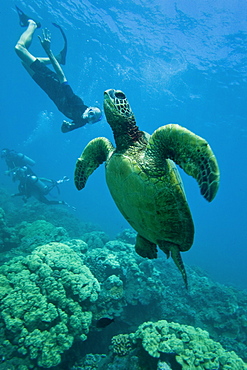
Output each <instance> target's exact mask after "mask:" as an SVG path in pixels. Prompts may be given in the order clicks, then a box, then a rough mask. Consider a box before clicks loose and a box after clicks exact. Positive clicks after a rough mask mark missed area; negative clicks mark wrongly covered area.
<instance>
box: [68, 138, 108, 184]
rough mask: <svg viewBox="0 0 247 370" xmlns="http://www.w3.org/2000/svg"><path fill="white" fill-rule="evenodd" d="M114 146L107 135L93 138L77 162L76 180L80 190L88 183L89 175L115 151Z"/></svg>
mask: <svg viewBox="0 0 247 370" xmlns="http://www.w3.org/2000/svg"><path fill="white" fill-rule="evenodd" d="M113 150H114V146H113V145H112V143H111V142H110V141H109V140H108V139H106V138H105V137H98V138H96V139H93V140H91V141H90V142H89V143H88V144H87V146H86V147H85V149H84V150H83V152H82V154H81V156H80V158H78V160H77V162H76V168H75V173H74V182H75V186H76V188H77V189H78V190H81V189H83V188H84V186H85V185H86V182H87V179H88V177H89V176H90V175H91V174H92V173H93V172H94V171H95V170H96V169H97V168H98V167H99V165H101V164H102V163H103V162H105V161H106V160H107V159H108V158H109V156H110V154H111V153H112V152H113Z"/></svg>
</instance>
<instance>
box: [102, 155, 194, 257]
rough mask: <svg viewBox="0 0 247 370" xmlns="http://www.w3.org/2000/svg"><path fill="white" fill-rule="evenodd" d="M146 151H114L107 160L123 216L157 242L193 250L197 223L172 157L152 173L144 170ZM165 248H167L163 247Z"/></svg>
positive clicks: (111, 186) (108, 178) (110, 184)
mask: <svg viewBox="0 0 247 370" xmlns="http://www.w3.org/2000/svg"><path fill="white" fill-rule="evenodd" d="M144 151H145V148H143V150H139V151H136V150H135V152H134V153H133V149H131V148H129V149H128V150H127V151H125V152H124V154H120V153H117V152H115V153H113V155H112V156H111V157H110V159H109V160H108V161H107V163H106V181H107V184H108V187H109V189H110V192H111V195H112V197H113V199H114V201H115V202H116V205H117V207H118V208H119V210H120V212H121V213H122V215H123V216H124V217H125V218H126V220H127V221H128V222H129V223H130V225H131V226H132V227H133V228H134V229H135V230H136V231H137V232H138V233H139V234H140V235H141V236H142V237H144V238H146V239H147V240H149V241H151V242H153V243H155V244H156V245H159V246H160V247H161V245H163V246H164V245H165V242H170V243H174V244H176V245H177V246H178V248H179V250H180V251H187V250H188V249H190V247H191V245H192V243H193V238H194V225H193V220H192V217H191V213H190V209H189V206H188V203H187V200H186V196H185V192H184V189H183V185H182V181H181V178H180V175H179V173H178V170H177V168H176V166H175V164H174V162H173V161H171V160H169V159H168V160H166V161H165V163H164V169H163V170H162V171H159V174H158V176H157V173H154V174H153V175H150V174H148V172H147V171H145V162H144V160H143V158H144ZM162 249H164V248H162Z"/></svg>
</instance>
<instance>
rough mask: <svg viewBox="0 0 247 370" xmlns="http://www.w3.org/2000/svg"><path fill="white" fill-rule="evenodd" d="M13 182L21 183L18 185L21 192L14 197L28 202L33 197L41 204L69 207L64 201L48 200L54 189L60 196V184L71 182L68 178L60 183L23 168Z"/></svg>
mask: <svg viewBox="0 0 247 370" xmlns="http://www.w3.org/2000/svg"><path fill="white" fill-rule="evenodd" d="M13 181H19V182H20V183H19V185H18V190H19V192H18V193H16V194H12V197H16V196H22V199H23V201H24V202H26V201H27V199H28V198H30V197H31V196H33V197H34V198H36V199H37V200H38V201H40V202H41V203H45V204H65V205H68V204H67V203H66V202H64V201H63V200H48V199H47V198H46V195H48V194H49V193H50V191H51V190H52V189H54V188H56V189H57V191H58V193H59V194H60V190H59V188H58V184H61V183H63V182H66V181H69V178H68V177H67V176H64V177H63V179H61V180H58V181H55V180H50V179H46V178H42V177H38V176H36V175H35V174H34V173H33V172H32V173H30V172H29V168H28V167H27V166H23V167H20V168H18V169H17V170H16V171H15V172H14V173H13Z"/></svg>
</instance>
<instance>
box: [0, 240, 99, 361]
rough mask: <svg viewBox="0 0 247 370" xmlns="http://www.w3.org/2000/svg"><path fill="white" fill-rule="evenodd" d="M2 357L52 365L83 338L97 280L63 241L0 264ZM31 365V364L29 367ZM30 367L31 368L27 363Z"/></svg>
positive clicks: (95, 291)
mask: <svg viewBox="0 0 247 370" xmlns="http://www.w3.org/2000/svg"><path fill="white" fill-rule="evenodd" d="M0 280H1V284H0V302H1V303H0V307H1V310H0V340H1V355H2V356H4V358H5V359H6V360H9V359H10V358H11V357H18V356H19V357H20V358H22V357H23V358H25V357H26V358H28V359H29V361H30V364H31V363H32V361H34V363H37V364H38V366H41V367H45V368H50V367H52V366H56V365H58V364H59V363H60V361H61V355H62V354H63V353H64V352H65V351H67V350H68V349H69V348H70V347H71V346H72V344H73V341H74V339H75V338H76V339H80V340H82V341H84V340H86V338H87V333H88V331H89V327H90V324H91V320H92V312H91V306H92V305H93V304H95V302H96V300H97V298H98V292H99V290H100V287H99V283H98V281H97V279H96V278H94V276H93V275H92V273H91V272H90V270H89V269H88V267H86V266H85V265H83V263H82V262H81V260H80V259H79V258H78V255H77V254H76V253H75V252H74V251H73V250H72V249H71V248H70V247H69V246H67V245H64V244H61V243H51V244H48V245H44V246H40V247H38V248H36V249H35V250H34V251H33V253H32V254H31V255H29V256H27V257H20V258H16V259H13V260H12V261H10V262H8V263H5V264H4V265H2V266H1V267H0ZM29 366H31V365H29ZM30 368H31V367H30Z"/></svg>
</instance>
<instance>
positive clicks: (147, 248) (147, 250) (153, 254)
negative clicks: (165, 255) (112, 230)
mask: <svg viewBox="0 0 247 370" xmlns="http://www.w3.org/2000/svg"><path fill="white" fill-rule="evenodd" d="M135 250H136V253H138V254H139V256H141V257H147V258H150V259H153V258H157V246H156V244H155V243H152V242H150V241H149V240H147V239H145V238H143V237H142V236H141V235H140V234H137V236H136V244H135Z"/></svg>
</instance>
